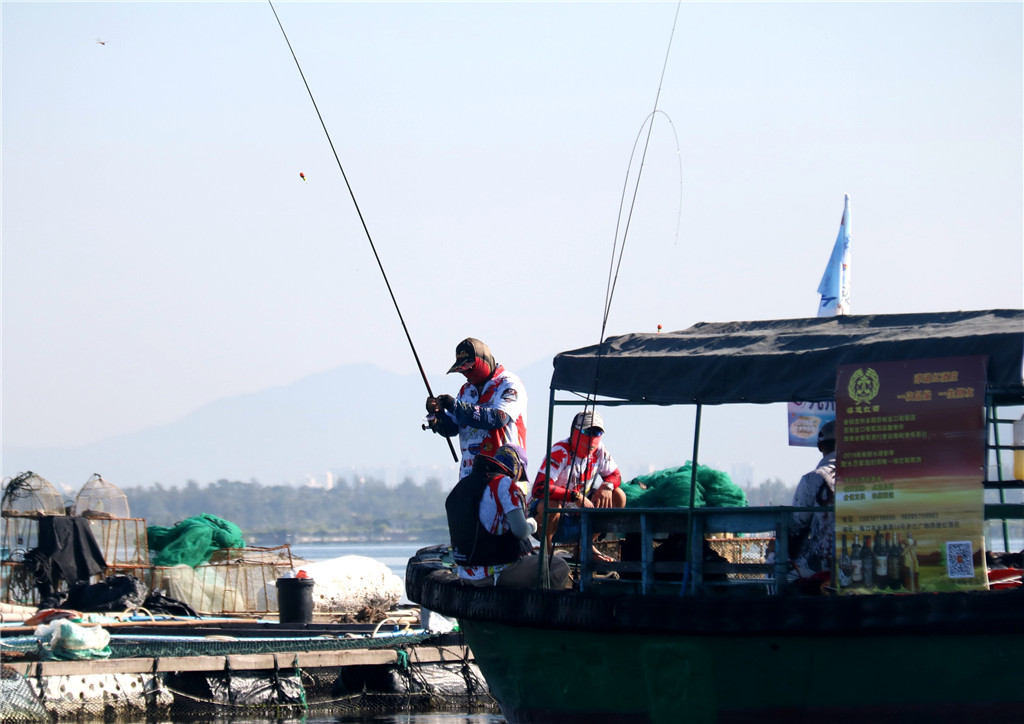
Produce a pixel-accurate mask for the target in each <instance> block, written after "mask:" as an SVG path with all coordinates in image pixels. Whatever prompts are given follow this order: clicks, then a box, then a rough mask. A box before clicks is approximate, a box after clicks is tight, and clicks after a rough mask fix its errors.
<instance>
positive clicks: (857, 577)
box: [850, 535, 864, 586]
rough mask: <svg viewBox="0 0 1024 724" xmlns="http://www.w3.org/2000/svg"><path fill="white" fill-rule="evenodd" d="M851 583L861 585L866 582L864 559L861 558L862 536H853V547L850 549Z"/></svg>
mask: <svg viewBox="0 0 1024 724" xmlns="http://www.w3.org/2000/svg"><path fill="white" fill-rule="evenodd" d="M850 564H851V571H850V585H851V586H859V585H861V584H862V583H864V561H862V560H861V559H860V536H859V535H854V536H853V548H851V549H850Z"/></svg>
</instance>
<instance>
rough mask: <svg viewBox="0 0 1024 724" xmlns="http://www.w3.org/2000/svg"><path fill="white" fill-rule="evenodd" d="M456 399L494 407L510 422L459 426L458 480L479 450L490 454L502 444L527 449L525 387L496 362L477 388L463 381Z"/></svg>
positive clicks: (474, 404) (466, 470)
mask: <svg viewBox="0 0 1024 724" xmlns="http://www.w3.org/2000/svg"><path fill="white" fill-rule="evenodd" d="M456 399H457V400H458V401H459V402H466V403H469V404H470V405H473V406H474V407H476V406H479V407H492V408H496V409H498V410H501V411H502V412H504V413H505V414H506V415H508V417H509V420H510V422H509V424H507V425H505V427H501V428H498V429H497V430H483V429H481V428H478V427H472V426H470V425H460V426H459V445H460V447H461V448H462V461H461V463H460V464H459V479H460V480H461V479H462V478H464V477H466V476H467V475H469V473H470V471H471V470H472V469H473V458H475V457H476V456H477V455H478V454H480V453H483V454H485V455H493V454H494V453H495V452H496V451H497V450H498V448H499V447H501V446H502V445H519V446H520V447H521V448H523V449H524V450H525V449H526V387H525V386H524V385H523V383H522V381H521V380H520V379H519V378H518V377H517V376H516V375H514V374H512V373H511V372H509V371H507V370H506V369H505V367H504V366H503V365H498V368H497V369H496V370H495V371H494V375H493V376H492V377H491V379H489V380H487V382H485V383H484V386H483V387H482V388H481V389H480V390H479V391H477V388H476V386H475V385H472V384H470V383H469V382H467V383H466V384H464V385H463V386H462V389H461V390H459V396H458V397H457V398H456ZM478 419H479V418H478Z"/></svg>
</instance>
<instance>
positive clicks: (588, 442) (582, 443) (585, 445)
mask: <svg viewBox="0 0 1024 724" xmlns="http://www.w3.org/2000/svg"><path fill="white" fill-rule="evenodd" d="M600 443H601V438H599V437H591V436H590V435H584V434H583V433H582V432H580V431H579V430H577V429H575V428H573V431H572V433H571V434H570V435H569V444H570V445H572V449H573V452H574V453H575V454H576V456H577V457H586V456H587V455H590V453H592V452H593V451H594V450H597V446H598V445H599V444H600Z"/></svg>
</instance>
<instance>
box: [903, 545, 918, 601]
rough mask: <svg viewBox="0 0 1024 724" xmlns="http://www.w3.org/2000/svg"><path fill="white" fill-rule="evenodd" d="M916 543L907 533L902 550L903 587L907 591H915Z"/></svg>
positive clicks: (916, 582) (916, 580) (916, 573)
mask: <svg viewBox="0 0 1024 724" xmlns="http://www.w3.org/2000/svg"><path fill="white" fill-rule="evenodd" d="M918 582H919V579H918V570H917V542H916V541H915V540H914V536H913V534H912V533H909V532H908V533H907V544H906V546H904V548H903V587H904V588H905V589H907V590H908V591H917V585H918Z"/></svg>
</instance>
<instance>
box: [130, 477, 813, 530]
mask: <svg viewBox="0 0 1024 724" xmlns="http://www.w3.org/2000/svg"><path fill="white" fill-rule="evenodd" d="M794 490H795V487H794V486H786V485H785V484H784V483H783V482H782V481H781V480H778V479H776V480H766V481H764V482H762V483H761V484H760V485H758V486H754V487H752V488H749V489H747V490H746V494H747V501H748V504H749V505H789V504H790V502H791V501H792V498H793V491H794ZM123 492H124V493H125V495H126V496H127V498H128V504H129V505H130V506H131V514H132V517H135V518H145V519H146V521H147V524H148V525H162V526H173V525H174V524H175V523H177V522H178V521H181V520H184V519H185V518H189V517H192V516H194V515H199V514H200V513H210V514H212V515H216V516H218V517H220V518H224V519H225V520H229V521H231V522H232V523H235V524H237V525H238V526H239V527H240V528H241V529H242V531H243V532H244V533H245V536H246V540H247V541H249V543H250V544H251V545H277V544H280V543H285V542H295V541H296V539H298V538H301V539H302V540H319V541H332V540H333V541H337V540H372V541H388V540H402V541H428V542H429V541H446V540H447V539H448V522H447V518H446V516H445V509H444V501H445V497H446V496H447V494H448V491H447V490H446V489H443V488H442V486H441V482H440V480H438V479H437V478H430V479H428V480H426V481H425V482H423V483H415V482H413V481H412V480H411V479H408V478H406V479H405V480H404V481H402V482H401V483H399V484H398V485H392V486H389V485H387V484H386V483H384V482H383V481H381V480H376V479H373V478H367V479H360V480H358V481H349V480H347V479H344V478H342V479H339V480H338V481H337V482H336V483H335V485H334V486H333V487H332V488H331V489H330V490H328V489H325V488H322V487H311V486H306V487H294V486H290V485H261V484H260V483H258V482H255V481H253V482H248V483H245V482H240V481H231V480H225V479H222V480H218V481H217V482H214V483H209V484H207V485H206V486H201V485H199V484H198V483H197V482H195V481H192V480H190V481H189V482H188V483H187V484H186V485H185V486H184V487H182V488H178V487H164V486H162V485H160V484H156V485H154V486H153V487H136V488H125V489H124V490H123Z"/></svg>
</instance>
